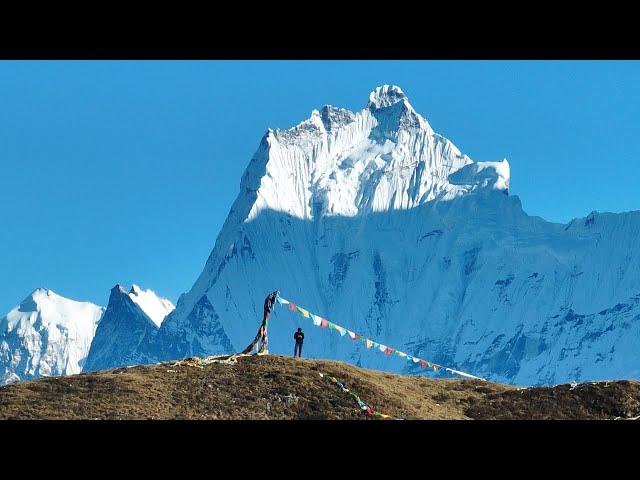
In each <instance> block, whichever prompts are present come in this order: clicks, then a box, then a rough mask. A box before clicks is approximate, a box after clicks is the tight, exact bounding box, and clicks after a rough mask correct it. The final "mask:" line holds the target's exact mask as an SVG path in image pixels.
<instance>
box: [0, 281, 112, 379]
mask: <svg viewBox="0 0 640 480" xmlns="http://www.w3.org/2000/svg"><path fill="white" fill-rule="evenodd" d="M104 311H105V309H104V307H100V306H98V305H94V304H93V303H90V302H77V301H75V300H70V299H68V298H65V297H63V296H61V295H58V294H56V293H55V292H53V291H52V290H50V289H48V288H37V289H36V290H34V291H33V292H31V293H30V294H29V295H28V296H27V297H26V298H25V299H24V300H22V302H20V304H19V305H18V306H16V307H15V308H13V309H12V310H11V311H10V312H9V313H7V314H6V315H5V316H4V317H2V318H0V385H1V384H3V383H8V382H12V381H16V380H27V379H32V378H37V377H40V376H50V375H69V374H74V373H79V372H80V370H81V368H82V365H83V362H84V359H85V357H86V355H87V352H88V351H89V347H90V345H91V341H92V340H93V337H94V334H95V331H96V328H97V326H98V325H99V322H100V320H101V318H102V315H103V313H104Z"/></svg>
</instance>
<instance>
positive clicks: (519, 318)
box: [103, 86, 640, 385]
mask: <svg viewBox="0 0 640 480" xmlns="http://www.w3.org/2000/svg"><path fill="white" fill-rule="evenodd" d="M509 183H510V168H509V163H508V162H507V161H506V160H502V161H490V162H474V161H472V160H471V159H470V158H469V157H468V156H467V155H464V154H462V153H461V152H460V150H458V148H456V147H455V145H453V144H452V143H451V142H450V141H449V140H447V139H446V138H444V137H442V136H440V135H438V134H437V133H435V132H434V131H433V130H432V128H431V126H430V125H429V123H428V122H427V120H425V119H424V118H423V117H422V116H421V115H420V114H418V113H417V112H416V111H415V110H414V109H413V107H412V106H411V104H410V103H409V100H408V98H407V97H406V95H405V94H404V93H403V92H402V90H401V89H399V88H398V87H394V86H383V87H379V88H377V89H375V91H373V92H372V93H371V95H370V97H369V101H368V103H367V104H366V106H365V108H364V109H362V110H361V111H359V112H355V113H354V112H351V111H348V110H344V109H340V108H335V107H332V106H325V107H324V108H322V109H321V110H319V111H317V110H314V111H313V112H312V114H311V117H310V118H309V119H308V120H305V121H304V122H302V123H300V124H299V125H297V126H296V127H294V128H291V129H288V130H269V131H268V132H267V133H266V135H265V136H264V138H263V139H262V141H261V142H260V145H259V147H258V150H257V151H256V153H255V154H254V156H253V158H252V159H251V161H250V163H249V165H248V167H247V169H246V172H245V174H244V175H243V177H242V180H241V184H240V193H239V195H238V197H237V199H236V201H235V202H234V204H233V206H232V208H231V211H230V213H229V216H228V218H227V220H226V222H225V224H224V226H223V228H222V230H221V232H220V234H219V236H218V238H217V241H216V244H215V246H214V249H213V251H212V253H211V255H210V256H209V258H208V260H207V262H206V265H205V267H204V270H203V272H202V273H201V275H200V277H199V278H198V279H197V281H196V282H195V284H194V286H193V287H192V289H191V290H190V291H189V292H187V293H186V294H184V295H182V296H181V297H180V299H179V301H178V304H177V306H176V309H175V311H174V312H172V313H171V314H170V315H169V316H168V317H167V318H166V320H165V321H164V322H163V323H162V325H161V326H160V328H159V330H158V331H157V333H156V334H154V335H152V336H149V337H144V338H142V340H141V342H140V344H139V346H138V348H137V350H136V354H137V355H139V356H141V357H144V358H146V359H147V360H148V361H152V360H161V359H170V358H178V357H183V356H188V355H206V354H213V353H223V352H227V353H228V352H232V351H239V350H241V349H242V348H244V347H245V346H246V345H247V344H248V343H249V342H250V340H251V339H252V338H253V336H254V335H255V332H256V330H257V328H258V325H259V323H260V321H261V319H262V302H263V299H264V297H265V296H266V295H267V293H268V292H270V291H272V290H274V289H279V290H281V292H282V296H283V297H285V298H287V299H289V300H292V301H294V302H296V303H298V304H299V305H301V306H303V307H305V308H307V309H309V310H310V311H311V312H313V313H316V314H318V315H321V316H323V317H324V318H328V319H330V320H332V321H334V322H336V323H338V324H340V325H343V326H345V327H347V328H349V329H350V330H353V331H355V332H357V333H359V334H361V335H365V336H367V337H369V338H373V339H376V340H377V341H379V342H381V343H384V344H385V345H391V346H393V347H395V348H398V349H400V350H402V351H405V352H407V353H410V354H413V355H416V356H419V357H422V358H425V359H428V360H431V361H434V362H437V363H440V364H444V365H448V366H452V367H454V368H458V369H460V370H466V371H469V372H471V373H474V374H476V375H481V376H484V377H486V378H487V379H490V380H495V381H501V382H508V383H515V384H521V385H536V384H553V383H560V382H567V381H571V380H576V381H587V380H596V379H609V378H640V358H639V356H638V355H637V353H636V352H635V349H634V345H635V344H636V342H637V340H638V338H639V335H640V276H638V275H637V272H638V271H640V248H639V247H640V212H630V213H622V214H599V213H596V212H594V213H592V214H590V215H589V216H587V217H586V218H581V219H576V220H573V221H572V222H570V223H569V224H567V225H563V224H556V223H550V222H547V221H545V220H543V219H541V218H538V217H531V216H528V215H527V214H526V213H525V212H524V211H523V209H522V206H521V204H520V201H519V199H518V197H516V196H513V195H510V190H509V188H510V185H509ZM272 318H273V320H272V321H271V322H270V340H269V349H270V351H271V352H273V353H285V354H290V353H292V350H293V340H292V335H293V332H294V330H295V328H296V327H298V326H302V327H303V328H304V330H305V333H306V336H305V340H306V341H305V346H304V354H305V355H306V356H312V357H319V358H333V359H340V360H346V361H349V362H352V363H355V364H357V365H360V366H364V367H369V368H379V369H385V370H390V371H396V372H403V373H425V371H424V370H420V368H419V367H418V368H417V369H416V366H415V364H413V363H412V362H406V361H403V360H402V359H401V358H399V357H398V358H397V357H387V356H385V355H382V354H380V353H378V352H372V351H370V350H367V349H366V348H363V347H362V346H361V345H360V344H356V343H357V342H349V341H348V340H345V338H341V337H340V336H339V335H336V334H335V332H328V331H327V330H322V329H318V328H315V327H313V326H312V325H311V323H310V322H308V321H307V320H305V319H303V318H302V317H300V316H298V315H295V314H293V313H291V312H288V311H287V310H286V309H283V308H282V307H278V308H276V311H275V313H274V315H273V317H272ZM103 323H105V321H104V320H103Z"/></svg>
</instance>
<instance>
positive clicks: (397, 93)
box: [367, 85, 408, 109]
mask: <svg viewBox="0 0 640 480" xmlns="http://www.w3.org/2000/svg"><path fill="white" fill-rule="evenodd" d="M403 101H408V98H407V96H406V95H405V94H404V92H403V91H402V89H401V88H400V87H397V86H395V85H382V86H381V87H376V89H375V90H374V91H373V92H371V93H370V94H369V103H368V104H367V108H375V109H377V108H385V107H390V106H391V105H395V104H396V103H398V102H403Z"/></svg>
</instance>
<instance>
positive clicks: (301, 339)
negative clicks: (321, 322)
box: [293, 328, 304, 357]
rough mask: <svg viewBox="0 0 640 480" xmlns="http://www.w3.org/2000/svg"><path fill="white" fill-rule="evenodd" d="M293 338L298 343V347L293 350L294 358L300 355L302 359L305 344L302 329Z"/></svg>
mask: <svg viewBox="0 0 640 480" xmlns="http://www.w3.org/2000/svg"><path fill="white" fill-rule="evenodd" d="M293 338H294V339H295V341H296V346H295V347H294V349H293V356H294V357H295V356H296V355H298V357H301V356H302V344H303V343H304V333H302V329H301V328H298V331H297V332H296V333H294V334H293Z"/></svg>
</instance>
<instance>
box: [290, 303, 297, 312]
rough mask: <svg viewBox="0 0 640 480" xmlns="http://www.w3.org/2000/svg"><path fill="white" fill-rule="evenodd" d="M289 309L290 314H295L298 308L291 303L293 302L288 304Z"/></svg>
mask: <svg viewBox="0 0 640 480" xmlns="http://www.w3.org/2000/svg"><path fill="white" fill-rule="evenodd" d="M289 309H290V310H291V311H292V312H296V313H297V312H298V307H296V304H295V303H293V302H291V303H290V304H289Z"/></svg>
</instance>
